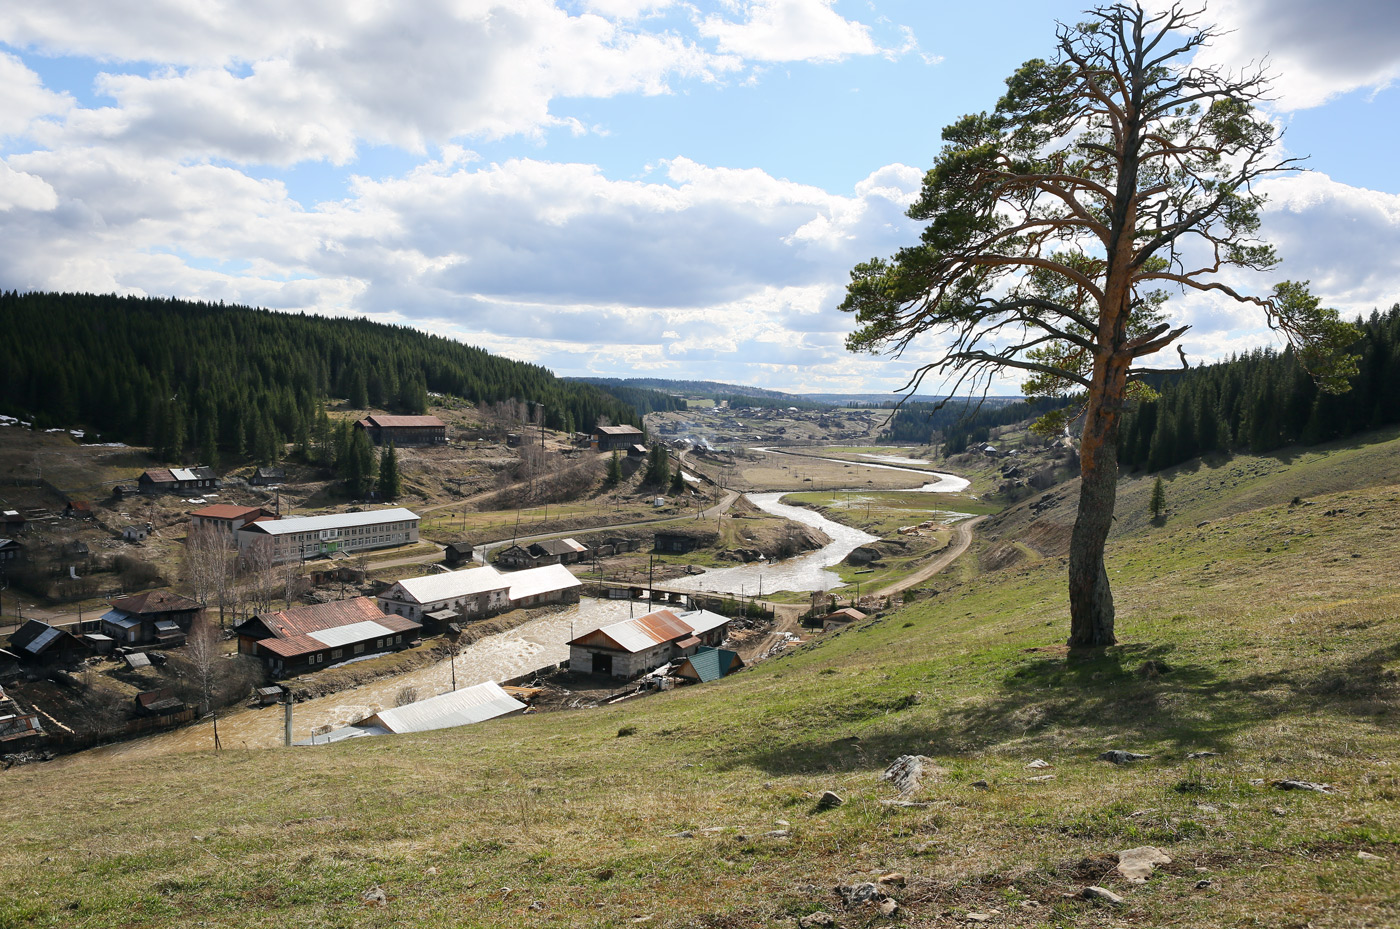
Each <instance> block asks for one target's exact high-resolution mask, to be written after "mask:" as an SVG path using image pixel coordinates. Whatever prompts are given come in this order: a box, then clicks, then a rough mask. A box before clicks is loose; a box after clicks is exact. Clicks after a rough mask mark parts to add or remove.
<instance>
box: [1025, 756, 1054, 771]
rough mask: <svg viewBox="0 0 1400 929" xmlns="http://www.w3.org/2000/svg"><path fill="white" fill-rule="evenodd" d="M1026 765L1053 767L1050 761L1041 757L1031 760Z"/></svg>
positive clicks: (1029, 766)
mask: <svg viewBox="0 0 1400 929" xmlns="http://www.w3.org/2000/svg"><path fill="white" fill-rule="evenodd" d="M1026 767H1028V768H1035V769H1040V768H1053V767H1055V766H1054V765H1052V764H1051V763H1050V762H1048V761H1046V760H1045V759H1043V758H1037V759H1036V760H1035V761H1032V762H1031V763H1030V764H1028V765H1026Z"/></svg>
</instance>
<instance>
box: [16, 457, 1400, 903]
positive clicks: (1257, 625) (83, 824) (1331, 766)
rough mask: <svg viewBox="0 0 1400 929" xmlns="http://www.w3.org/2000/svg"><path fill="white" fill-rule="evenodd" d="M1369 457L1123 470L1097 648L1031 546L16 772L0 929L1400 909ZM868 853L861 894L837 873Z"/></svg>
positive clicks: (1395, 789)
mask: <svg viewBox="0 0 1400 929" xmlns="http://www.w3.org/2000/svg"><path fill="white" fill-rule="evenodd" d="M1397 453H1400V440H1397V439H1396V438H1395V437H1394V436H1387V437H1381V438H1380V439H1377V440H1375V441H1372V442H1369V443H1367V444H1363V445H1359V446H1356V447H1354V448H1347V449H1341V448H1337V449H1330V450H1323V451H1320V452H1317V455H1319V456H1322V457H1312V456H1313V454H1314V453H1312V452H1310V453H1309V454H1308V455H1304V456H1299V457H1297V458H1296V459H1294V460H1293V461H1291V462H1290V461H1287V460H1284V461H1281V462H1278V463H1271V462H1270V461H1268V460H1263V459H1235V460H1233V461H1231V462H1224V463H1218V464H1216V465H1215V466H1202V467H1201V468H1199V469H1197V470H1195V471H1193V472H1180V473H1178V474H1176V475H1173V476H1172V480H1171V482H1170V484H1169V488H1168V497H1169V500H1170V501H1171V506H1172V508H1173V513H1172V514H1171V516H1170V517H1169V518H1168V520H1167V521H1166V523H1165V525H1151V524H1149V523H1148V522H1147V521H1146V520H1145V519H1143V520H1135V518H1133V517H1132V516H1131V515H1130V514H1129V512H1128V510H1129V509H1130V508H1131V509H1133V510H1136V509H1142V510H1145V508H1146V500H1145V496H1143V499H1142V500H1141V501H1140V502H1141V506H1140V507H1139V506H1138V503H1137V502H1135V501H1136V498H1137V496H1140V495H1141V494H1140V487H1139V486H1138V484H1137V483H1135V482H1132V481H1130V482H1129V483H1128V485H1126V486H1125V493H1124V495H1123V500H1124V510H1123V514H1124V515H1123V517H1122V518H1120V520H1119V523H1120V531H1119V534H1118V537H1117V538H1116V539H1115V540H1114V542H1113V543H1112V551H1111V559H1110V565H1111V570H1113V572H1114V575H1113V576H1114V582H1115V589H1116V591H1117V593H1118V599H1119V603H1120V611H1121V612H1120V626H1119V628H1120V635H1121V637H1122V639H1123V644H1121V645H1120V646H1117V647H1115V648H1112V649H1108V650H1106V651H1105V652H1104V653H1103V654H1102V655H1101V656H1098V657H1095V658H1093V659H1088V660H1078V659H1076V660H1071V659H1069V658H1068V657H1067V656H1066V655H1065V654H1064V650H1063V648H1062V647H1061V645H1060V643H1062V642H1063V641H1064V638H1065V636H1066V631H1067V618H1066V615H1065V608H1064V594H1063V583H1064V581H1063V574H1062V568H1061V566H1060V562H1059V559H1058V558H1056V557H1053V556H1050V557H1038V558H1027V559H1026V560H1023V561H1021V562H1019V563H1017V564H1015V565H1014V566H1013V567H1010V568H1007V569H1004V570H1000V571H995V572H990V573H986V574H982V575H980V576H972V572H971V571H970V569H969V568H967V567H964V569H963V570H962V571H960V572H955V574H956V575H957V576H955V577H952V578H949V579H947V580H944V581H942V582H941V583H940V584H939V585H937V589H936V592H935V594H934V596H933V597H932V599H929V600H921V601H920V602H918V603H917V604H913V605H911V606H910V607H908V608H906V609H904V610H902V611H900V612H898V613H895V614H892V615H890V616H887V617H885V618H884V619H881V620H877V621H875V622H872V623H869V624H867V625H865V626H863V627H860V628H854V629H850V630H847V631H845V632H842V633H840V634H838V635H836V636H835V637H832V638H828V639H826V640H824V641H822V642H821V643H820V644H818V645H815V646H811V647H807V648H804V649H802V650H799V651H797V652H795V653H792V654H789V655H787V656H785V657H783V658H780V659H777V660H775V661H772V662H769V663H766V664H764V665H761V666H759V667H757V668H755V669H753V670H750V671H747V672H745V673H743V674H740V675H738V676H736V677H734V678H731V679H728V680H726V681H723V682H720V683H718V684H714V685H709V686H707V687H704V688H692V689H687V690H682V691H678V692H675V693H672V694H668V695H662V696H657V697H652V698H647V699H645V700H642V701H638V702H633V703H624V704H622V705H619V706H615V707H612V708H609V709H606V710H596V711H585V712H577V713H572V714H559V715H544V716H535V717H522V718H517V719H513V720H506V721H500V722H496V723H491V724H486V725H481V726H475V727H469V728H466V729H459V730H452V731H447V732H442V733H438V734H427V735H423V736H416V737H399V738H394V739H387V738H386V739H371V740H360V741H358V742H353V743H349V744H341V745H338V746H332V747H327V748H319V749H293V750H284V751H271V752H267V751H264V752H248V753H240V752H225V753H223V754H221V755H219V756H214V755H212V754H205V755H198V756H180V757H172V758H167V759H162V760H159V761H149V762H138V763H134V764H133V763H118V762H116V761H114V760H109V759H104V758H102V757H101V756H100V755H89V756H86V757H78V758H74V759H71V760H68V761H65V762H62V763H54V764H48V765H35V766H30V767H25V768H16V769H13V770H11V771H9V772H7V773H6V774H4V775H3V778H2V779H0V785H2V786H3V791H4V796H5V798H6V802H5V803H4V804H3V805H0V832H2V833H3V834H4V835H5V836H6V838H7V842H6V843H4V844H3V845H2V846H0V868H3V870H4V873H6V875H7V887H6V893H5V894H3V895H0V927H5V929H9V927H21V926H24V927H28V926H55V927H56V926H82V927H106V926H161V927H166V926H175V927H183V926H191V927H192V926H211V925H217V926H221V927H222V926H278V927H282V926H287V925H295V926H299V927H306V929H311V927H332V926H334V927H341V926H432V927H438V926H441V927H449V926H453V927H456V926H488V925H490V926H495V925H511V926H634V925H645V926H713V927H729V926H733V927H739V926H767V925H788V926H795V925H797V920H798V919H800V918H801V917H804V916H806V915H808V914H811V913H814V912H816V911H819V910H820V911H825V912H827V913H830V914H832V915H833V916H834V917H835V924H836V925H839V926H848V927H856V926H884V925H909V926H943V925H947V926H953V925H965V924H973V923H972V922H970V921H969V920H970V917H971V915H972V914H976V915H978V916H985V917H988V918H989V922H990V923H991V924H994V925H1005V926H1027V927H1032V926H1115V925H1134V926H1163V925H1182V926H1193V927H1214V926H1232V927H1233V926H1268V927H1289V926H1297V927H1302V926H1313V927H1325V926H1336V927H1341V926H1348V927H1350V926H1392V925H1397V924H1400V880H1397V867H1398V866H1400V770H1398V769H1397V766H1396V759H1397V758H1400V618H1397V612H1400V579H1398V578H1397V576H1396V575H1397V571H1396V565H1397V564H1400V533H1397V529H1400V476H1397V475H1396V474H1395V472H1394V470H1393V464H1394V462H1395V460H1396V457H1395V456H1396V455H1397ZM1386 468H1390V469H1391V470H1390V471H1389V472H1387V471H1386V470H1385V469H1386ZM1339 482H1345V483H1339ZM1191 487H1195V488H1196V489H1195V490H1190V489H1189V488H1191ZM1144 493H1145V492H1144ZM1294 496H1300V497H1301V498H1302V499H1300V501H1299V503H1298V504H1296V505H1293V504H1292V503H1291V501H1292V499H1293V497H1294ZM1035 502H1036V500H1035V499H1033V500H1032V501H1028V502H1027V504H1023V505H1022V506H1021V507H1018V508H1017V509H1015V510H1012V511H1009V512H1008V513H1007V514H1004V515H1003V516H1002V517H1000V518H1001V519H1002V520H1003V521H1004V522H1003V524H1002V526H1003V531H1006V527H1007V526H1009V525H1011V522H1010V521H1011V520H1013V519H1015V518H1020V519H1021V520H1022V526H1023V527H1024V526H1028V525H1030V524H1031V519H1029V518H1026V517H1016V513H1017V512H1018V510H1024V509H1025V508H1026V507H1027V506H1028V505H1029V504H1032V503H1035ZM1048 512H1050V510H1048V509H1043V511H1042V515H1043V514H1044V513H1048ZM1202 522H1204V523H1207V525H1204V526H1198V525H1197V524H1198V523H1202ZM1108 749H1125V750H1130V751H1134V752H1140V753H1143V754H1147V755H1150V756H1151V757H1150V758H1148V759H1146V760H1144V761H1141V762H1139V763H1137V764H1135V765H1126V766H1121V767H1119V766H1114V765H1111V764H1109V763H1107V762H1104V761H1100V760H1098V755H1099V754H1100V753H1102V752H1104V751H1105V750H1108ZM1198 751H1212V752H1217V753H1219V754H1218V755H1216V756H1213V757H1208V758H1203V759H1197V760H1188V759H1187V757H1186V756H1187V754H1188V753H1191V752H1198ZM905 753H922V754H924V755H927V756H930V757H931V758H932V759H933V761H934V763H935V764H936V765H937V766H938V769H939V770H938V771H937V773H936V774H935V775H934V776H932V777H930V778H929V779H928V780H927V781H926V783H925V786H924V788H923V790H922V791H921V793H920V794H918V795H917V796H916V797H915V799H916V800H917V801H919V802H921V803H926V804H927V805H926V806H919V807H913V808H897V807H890V806H886V805H883V804H882V803H881V801H882V800H886V799H890V798H892V797H894V796H895V791H894V790H893V788H892V787H890V786H889V785H888V784H885V783H883V782H882V781H881V779H880V774H881V772H882V771H883V770H884V768H885V767H886V765H888V764H889V762H890V761H892V760H893V759H894V758H895V757H897V756H899V755H901V754H905ZM1034 759H1044V760H1045V761H1047V762H1049V763H1051V764H1052V765H1053V767H1052V768H1049V769H1045V770H1043V771H1042V770H1033V769H1029V768H1027V764H1028V763H1029V762H1031V761H1032V760H1034ZM1045 774H1052V775H1054V777H1053V778H1052V779H1048V780H1032V778H1036V777H1043V776H1044V775H1045ZM1287 778H1295V779H1303V780H1307V781H1315V782H1325V783H1329V784H1331V785H1334V787H1335V792H1332V793H1315V792H1305V791H1284V790H1280V789H1277V788H1275V787H1273V786H1271V784H1272V782H1274V781H1277V780H1282V779H1287ZM977 782H983V783H985V789H982V788H979V787H977V786H975V785H976V783H977ZM827 789H832V790H835V791H837V792H838V793H839V794H841V795H842V796H843V797H844V798H845V803H844V804H843V805H841V806H839V807H836V808H834V809H823V808H821V807H819V805H818V802H817V797H818V795H819V794H820V792H821V791H823V790H827ZM772 832H783V833H786V834H785V835H784V834H779V835H766V833H772ZM1142 845H1155V846H1158V847H1160V848H1162V849H1163V850H1165V851H1166V853H1167V854H1168V855H1170V857H1171V858H1172V859H1173V860H1172V863H1171V864H1168V865H1165V866H1164V867H1162V868H1160V869H1159V870H1158V872H1157V873H1156V874H1155V875H1154V876H1153V877H1152V878H1151V880H1150V881H1149V882H1148V883H1146V884H1144V885H1131V884H1128V883H1126V882H1125V881H1123V880H1119V879H1115V878H1114V877H1113V876H1112V875H1111V874H1110V873H1109V872H1110V871H1111V869H1112V868H1113V860H1112V859H1111V857H1108V856H1111V855H1112V853H1114V852H1116V851H1119V850H1122V849H1127V848H1132V847H1135V846H1142ZM1359 852H1365V853H1366V854H1368V855H1374V856H1377V857H1378V859H1379V860H1367V859H1363V858H1358V857H1357V856H1358V853H1359ZM889 871H899V872H902V874H903V875H905V876H906V879H907V883H906V884H904V885H903V886H900V885H898V884H890V885H887V891H888V893H890V895H891V896H893V897H894V898H895V899H896V901H897V902H898V904H899V910H898V912H896V913H895V914H894V915H893V916H892V917H884V916H880V915H878V914H877V913H876V912H875V911H874V910H873V909H870V908H868V907H861V906H854V907H846V906H844V905H843V903H842V900H841V898H840V897H839V896H838V895H836V894H835V893H833V890H832V889H833V888H834V887H836V886H837V885H838V884H851V883H855V882H861V881H873V880H875V879H876V878H877V877H878V876H879V875H881V874H883V873H885V872H889ZM1089 884H1100V885H1102V886H1106V887H1109V888H1110V889H1113V890H1115V891H1116V892H1118V893H1120V894H1122V895H1123V897H1124V898H1125V899H1126V906H1125V907H1124V908H1123V909H1121V910H1113V909H1106V908H1102V907H1100V906H1098V905H1096V904H1094V903H1091V902H1089V901H1087V900H1084V899H1082V898H1080V897H1078V896H1077V894H1078V892H1079V891H1080V890H1081V888H1083V887H1084V886H1086V885H1089ZM373 886H378V887H381V888H382V889H383V891H384V892H385V893H386V894H387V896H388V898H389V899H388V902H387V906H385V907H377V906H369V905H366V904H365V903H364V901H363V900H362V894H363V893H364V892H365V891H366V890H367V889H369V888H371V887H373ZM1067 895H1068V896H1067Z"/></svg>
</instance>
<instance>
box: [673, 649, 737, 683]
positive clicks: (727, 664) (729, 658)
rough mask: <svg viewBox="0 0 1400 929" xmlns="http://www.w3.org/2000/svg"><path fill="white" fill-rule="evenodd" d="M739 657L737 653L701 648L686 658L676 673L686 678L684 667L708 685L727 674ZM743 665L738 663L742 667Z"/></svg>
mask: <svg viewBox="0 0 1400 929" xmlns="http://www.w3.org/2000/svg"><path fill="white" fill-rule="evenodd" d="M738 657H739V654H738V653H737V652H731V651H729V650H728V649H724V648H702V649H700V650H699V651H698V652H696V653H695V654H694V655H691V656H690V657H689V658H687V659H686V660H685V661H684V662H683V663H682V664H681V667H680V669H679V670H678V672H677V673H679V674H680V675H681V676H686V677H688V676H689V675H686V674H685V670H686V666H687V665H688V666H689V667H690V669H691V670H692V671H693V672H694V673H695V676H696V678H698V679H699V680H700V681H701V682H702V683H706V684H708V683H709V682H710V681H717V680H719V679H720V678H722V677H724V676H725V675H726V674H728V673H729V669H730V668H732V667H733V666H734V661H735V659H737V658H738ZM742 665H743V663H742V662H740V666H741V667H742Z"/></svg>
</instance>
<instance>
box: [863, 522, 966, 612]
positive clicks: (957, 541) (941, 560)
mask: <svg viewBox="0 0 1400 929" xmlns="http://www.w3.org/2000/svg"><path fill="white" fill-rule="evenodd" d="M986 518H987V517H985V516H978V517H977V518H975V519H969V520H967V521H966V522H960V523H957V524H955V525H954V526H953V539H952V542H951V543H949V545H948V547H947V548H946V549H944V550H943V551H942V552H941V553H940V554H939V556H938V557H937V558H935V559H933V560H932V561H930V562H929V563H928V564H926V565H924V566H923V567H922V568H920V569H919V570H917V571H915V572H914V573H913V574H911V575H909V576H908V577H906V578H903V579H902V580H898V581H895V582H894V583H893V584H890V585H889V586H888V587H882V588H880V589H879V590H877V591H875V596H877V597H889V596H892V595H894V594H897V593H901V592H903V591H905V590H907V589H909V588H910V587H913V586H914V585H915V584H922V583H923V582H924V581H926V580H928V579H929V578H931V577H933V576H934V575H935V574H937V573H938V572H939V571H942V570H943V569H944V568H946V567H948V565H950V564H952V563H953V562H954V561H955V560H956V559H957V557H958V556H959V555H961V554H962V553H963V552H965V551H967V547H968V546H969V545H971V544H972V527H973V526H975V525H977V524H978V523H980V522H981V521H982V520H984V519H986Z"/></svg>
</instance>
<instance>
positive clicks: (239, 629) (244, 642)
mask: <svg viewBox="0 0 1400 929" xmlns="http://www.w3.org/2000/svg"><path fill="white" fill-rule="evenodd" d="M422 628H423V626H422V624H421V623H416V622H414V621H413V620H411V619H408V618H406V617H403V616H386V615H385V614H384V613H383V612H382V611H381V610H380V609H379V607H378V606H376V605H375V602H374V600H372V599H371V598H369V597H355V598H353V599H350V600H335V601H332V602H330V603H316V604H312V605H310V606H294V607H292V608H291V609H287V610H278V611H275V612H270V613H259V614H257V615H256V616H254V617H253V618H252V619H249V620H246V621H244V622H242V623H240V624H239V625H237V626H235V627H234V630H233V631H234V632H235V633H236V634H237V635H238V650H239V652H241V653H242V654H245V655H255V656H257V657H258V658H260V659H262V661H263V663H264V664H265V665H266V666H267V669H268V671H269V672H270V673H271V674H272V675H273V676H274V677H290V676H291V675H294V674H300V673H302V672H303V671H317V670H320V669H322V668H325V667H329V666H330V665H333V664H339V663H341V662H345V661H350V660H353V659H357V658H363V657H366V656H369V655H375V654H379V653H381V652H388V651H398V650H400V649H403V648H406V647H408V645H409V644H410V643H411V642H412V641H413V640H414V639H416V638H418V634H419V633H420V632H421V631H422Z"/></svg>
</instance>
